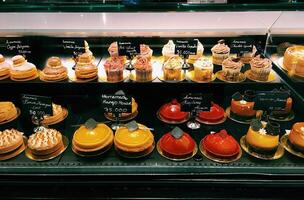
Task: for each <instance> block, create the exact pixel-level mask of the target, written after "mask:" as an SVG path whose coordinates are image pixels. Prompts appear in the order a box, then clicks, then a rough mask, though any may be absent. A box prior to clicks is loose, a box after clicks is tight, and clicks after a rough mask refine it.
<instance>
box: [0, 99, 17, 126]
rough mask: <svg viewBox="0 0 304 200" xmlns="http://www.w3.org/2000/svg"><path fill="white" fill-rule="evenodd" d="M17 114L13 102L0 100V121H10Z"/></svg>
mask: <svg viewBox="0 0 304 200" xmlns="http://www.w3.org/2000/svg"><path fill="white" fill-rule="evenodd" d="M16 116H17V109H16V107H15V105H14V104H13V103H12V102H8V101H3V102H0V122H5V121H9V120H11V119H13V118H15V117H16Z"/></svg>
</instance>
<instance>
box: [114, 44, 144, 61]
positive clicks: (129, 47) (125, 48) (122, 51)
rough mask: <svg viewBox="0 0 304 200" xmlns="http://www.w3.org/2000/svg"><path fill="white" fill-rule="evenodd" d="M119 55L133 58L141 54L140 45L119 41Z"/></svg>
mask: <svg viewBox="0 0 304 200" xmlns="http://www.w3.org/2000/svg"><path fill="white" fill-rule="evenodd" d="M117 44H118V55H120V56H127V57H128V58H132V57H134V56H136V55H137V54H139V53H140V45H139V44H135V43H134V42H128V41H118V42H117Z"/></svg>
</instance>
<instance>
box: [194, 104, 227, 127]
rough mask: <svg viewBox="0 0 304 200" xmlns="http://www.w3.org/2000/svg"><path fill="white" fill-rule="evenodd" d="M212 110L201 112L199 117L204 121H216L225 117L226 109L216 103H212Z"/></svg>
mask: <svg viewBox="0 0 304 200" xmlns="http://www.w3.org/2000/svg"><path fill="white" fill-rule="evenodd" d="M211 104H212V107H211V108H210V111H204V112H200V113H199V114H198V118H199V119H200V120H202V121H206V122H211V123H216V122H218V121H221V120H222V119H223V118H224V117H225V110H224V109H223V108H222V107H220V106H219V105H217V104H215V103H213V102H212V103H211Z"/></svg>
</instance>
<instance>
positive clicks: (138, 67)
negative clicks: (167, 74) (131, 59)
mask: <svg viewBox="0 0 304 200" xmlns="http://www.w3.org/2000/svg"><path fill="white" fill-rule="evenodd" d="M134 67H135V72H136V81H140V82H142V81H150V80H152V64H151V62H150V61H149V59H148V58H147V57H145V56H141V55H138V56H136V61H135V64H134Z"/></svg>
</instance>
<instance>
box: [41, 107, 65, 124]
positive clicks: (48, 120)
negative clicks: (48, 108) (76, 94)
mask: <svg viewBox="0 0 304 200" xmlns="http://www.w3.org/2000/svg"><path fill="white" fill-rule="evenodd" d="M52 107H53V115H51V116H49V115H45V116H43V121H42V124H46V125H48V124H53V123H58V122H60V121H62V120H63V119H64V117H65V116H64V114H65V113H64V109H63V108H62V107H61V105H57V104H54V103H53V104H52Z"/></svg>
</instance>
